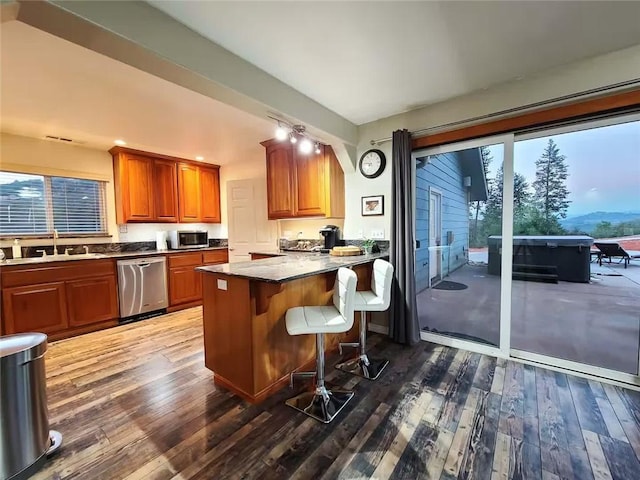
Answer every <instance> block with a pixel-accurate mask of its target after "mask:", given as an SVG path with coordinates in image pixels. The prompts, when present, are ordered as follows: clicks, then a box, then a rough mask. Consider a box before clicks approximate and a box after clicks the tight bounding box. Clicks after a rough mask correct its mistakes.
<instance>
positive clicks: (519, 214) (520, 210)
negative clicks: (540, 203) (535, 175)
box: [483, 166, 531, 237]
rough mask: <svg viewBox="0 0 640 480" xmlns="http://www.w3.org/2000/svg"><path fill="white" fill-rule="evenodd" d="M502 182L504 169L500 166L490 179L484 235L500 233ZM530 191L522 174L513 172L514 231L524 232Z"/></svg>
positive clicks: (527, 220) (527, 216)
mask: <svg viewBox="0 0 640 480" xmlns="http://www.w3.org/2000/svg"><path fill="white" fill-rule="evenodd" d="M503 184H504V170H503V167H502V166H500V168H499V169H498V172H497V173H496V178H495V179H494V180H492V181H491V188H490V189H489V199H488V200H487V205H486V207H485V214H484V228H483V230H484V235H485V237H488V236H489V235H500V234H501V232H502V207H503V197H502V189H503ZM530 201H531V193H530V192H529V183H528V182H527V180H526V178H525V177H524V175H522V174H520V173H514V175H513V213H514V220H515V222H514V233H516V234H518V233H524V231H523V230H526V226H525V225H526V223H527V222H529V219H530V207H529V204H530Z"/></svg>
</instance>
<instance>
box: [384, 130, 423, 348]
mask: <svg viewBox="0 0 640 480" xmlns="http://www.w3.org/2000/svg"><path fill="white" fill-rule="evenodd" d="M391 168H392V173H393V185H392V192H393V193H392V197H393V210H392V213H391V250H390V252H389V257H390V260H391V263H392V264H393V265H394V267H395V278H394V280H393V292H392V296H391V308H390V309H389V335H390V336H391V338H392V339H393V340H394V341H396V342H399V343H403V344H406V345H414V344H416V343H418V342H419V341H420V324H419V322H418V314H417V307H416V280H415V271H414V266H415V237H414V233H413V205H412V201H413V199H412V192H413V182H414V178H413V172H412V168H411V134H410V133H409V132H408V131H407V130H396V131H395V132H393V153H392V161H391Z"/></svg>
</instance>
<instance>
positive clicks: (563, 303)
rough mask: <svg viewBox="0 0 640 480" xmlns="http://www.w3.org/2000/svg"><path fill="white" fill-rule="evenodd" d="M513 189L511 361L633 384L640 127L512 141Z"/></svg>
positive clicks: (638, 307)
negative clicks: (622, 377)
mask: <svg viewBox="0 0 640 480" xmlns="http://www.w3.org/2000/svg"><path fill="white" fill-rule="evenodd" d="M513 188H514V210H513V227H514V232H513V233H514V237H513V284H512V288H511V304H512V307H511V348H512V349H513V353H514V354H515V355H517V356H520V357H524V358H529V359H532V360H541V359H544V361H545V362H546V363H553V364H555V365H559V366H564V367H567V368H573V369H580V370H584V371H590V372H592V373H599V374H601V375H605V376H614V377H615V376H616V375H611V372H616V373H618V372H619V373H623V374H630V375H637V374H638V359H639V357H640V342H639V340H638V339H639V338H640V258H638V259H637V260H634V259H633V258H632V257H633V256H635V254H636V253H637V254H639V255H640V252H637V251H638V250H640V118H638V116H631V117H620V118H617V119H613V120H612V119H609V120H604V121H596V122H589V123H583V124H579V125H572V126H569V127H563V128H558V129H552V130H546V131H542V132H536V133H533V134H527V135H520V136H517V137H516V142H515V145H514V178H513ZM625 254H628V257H627V256H625Z"/></svg>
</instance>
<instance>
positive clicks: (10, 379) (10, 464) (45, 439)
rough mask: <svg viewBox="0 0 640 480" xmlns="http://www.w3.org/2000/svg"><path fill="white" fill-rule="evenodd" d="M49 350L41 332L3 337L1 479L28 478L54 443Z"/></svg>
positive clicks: (0, 364) (0, 353)
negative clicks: (48, 384) (47, 364)
mask: <svg viewBox="0 0 640 480" xmlns="http://www.w3.org/2000/svg"><path fill="white" fill-rule="evenodd" d="M46 352H47V336H46V335H44V334H42V333H21V334H17V335H8V336H5V337H0V478H1V479H2V480H5V479H11V480H18V479H23V478H28V477H29V476H31V475H32V474H33V473H34V472H35V471H36V470H38V469H39V468H40V467H41V465H42V463H43V462H44V461H45V460H46V455H47V453H49V452H50V451H51V450H52V447H53V446H54V445H53V443H55V442H54V441H53V440H52V438H53V437H52V435H51V433H53V432H49V416H48V411H47V389H46V375H45V366H44V354H45V353H46ZM55 433H56V434H57V435H56V437H59V434H58V433H57V432H55ZM57 441H58V443H59V441H60V438H58V440H57ZM56 448H57V447H56Z"/></svg>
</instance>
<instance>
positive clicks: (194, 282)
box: [169, 265, 202, 306]
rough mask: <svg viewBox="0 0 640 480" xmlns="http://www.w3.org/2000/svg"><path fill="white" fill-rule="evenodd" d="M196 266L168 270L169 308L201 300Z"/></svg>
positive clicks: (200, 282)
mask: <svg viewBox="0 0 640 480" xmlns="http://www.w3.org/2000/svg"><path fill="white" fill-rule="evenodd" d="M196 266H197V265H194V266H192V267H179V268H171V269H169V305H170V306H174V305H180V304H182V303H190V302H197V301H201V300H202V281H201V280H200V272H197V271H196V270H195V268H196Z"/></svg>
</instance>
